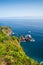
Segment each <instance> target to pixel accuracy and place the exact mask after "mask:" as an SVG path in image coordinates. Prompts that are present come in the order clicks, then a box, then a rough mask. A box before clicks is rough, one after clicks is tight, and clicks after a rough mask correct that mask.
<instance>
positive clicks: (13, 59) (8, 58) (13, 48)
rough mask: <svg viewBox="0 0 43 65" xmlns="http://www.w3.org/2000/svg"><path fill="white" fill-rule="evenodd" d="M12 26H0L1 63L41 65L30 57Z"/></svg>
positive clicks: (4, 64) (2, 64)
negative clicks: (13, 32)
mask: <svg viewBox="0 0 43 65" xmlns="http://www.w3.org/2000/svg"><path fill="white" fill-rule="evenodd" d="M11 34H12V30H11V28H10V27H6V26H1V27H0V65H39V63H38V62H37V61H35V60H33V59H31V58H30V57H28V56H27V55H26V54H25V52H24V51H23V49H22V47H21V46H20V43H19V39H18V37H15V36H11Z"/></svg>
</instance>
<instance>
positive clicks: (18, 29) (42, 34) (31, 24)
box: [0, 19, 43, 62]
mask: <svg viewBox="0 0 43 65" xmlns="http://www.w3.org/2000/svg"><path fill="white" fill-rule="evenodd" d="M0 26H10V27H11V28H12V31H13V32H14V34H13V35H15V36H21V35H23V36H25V35H27V34H30V35H31V36H32V37H33V38H34V39H35V42H21V43H20V44H21V46H22V48H23V50H24V51H25V53H26V54H27V56H29V57H31V58H33V59H35V60H37V61H39V62H41V61H43V20H42V19H0Z"/></svg>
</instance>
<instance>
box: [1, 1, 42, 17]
mask: <svg viewBox="0 0 43 65" xmlns="http://www.w3.org/2000/svg"><path fill="white" fill-rule="evenodd" d="M5 17H30V18H31V17H36V18H43V0H0V18H5Z"/></svg>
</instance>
